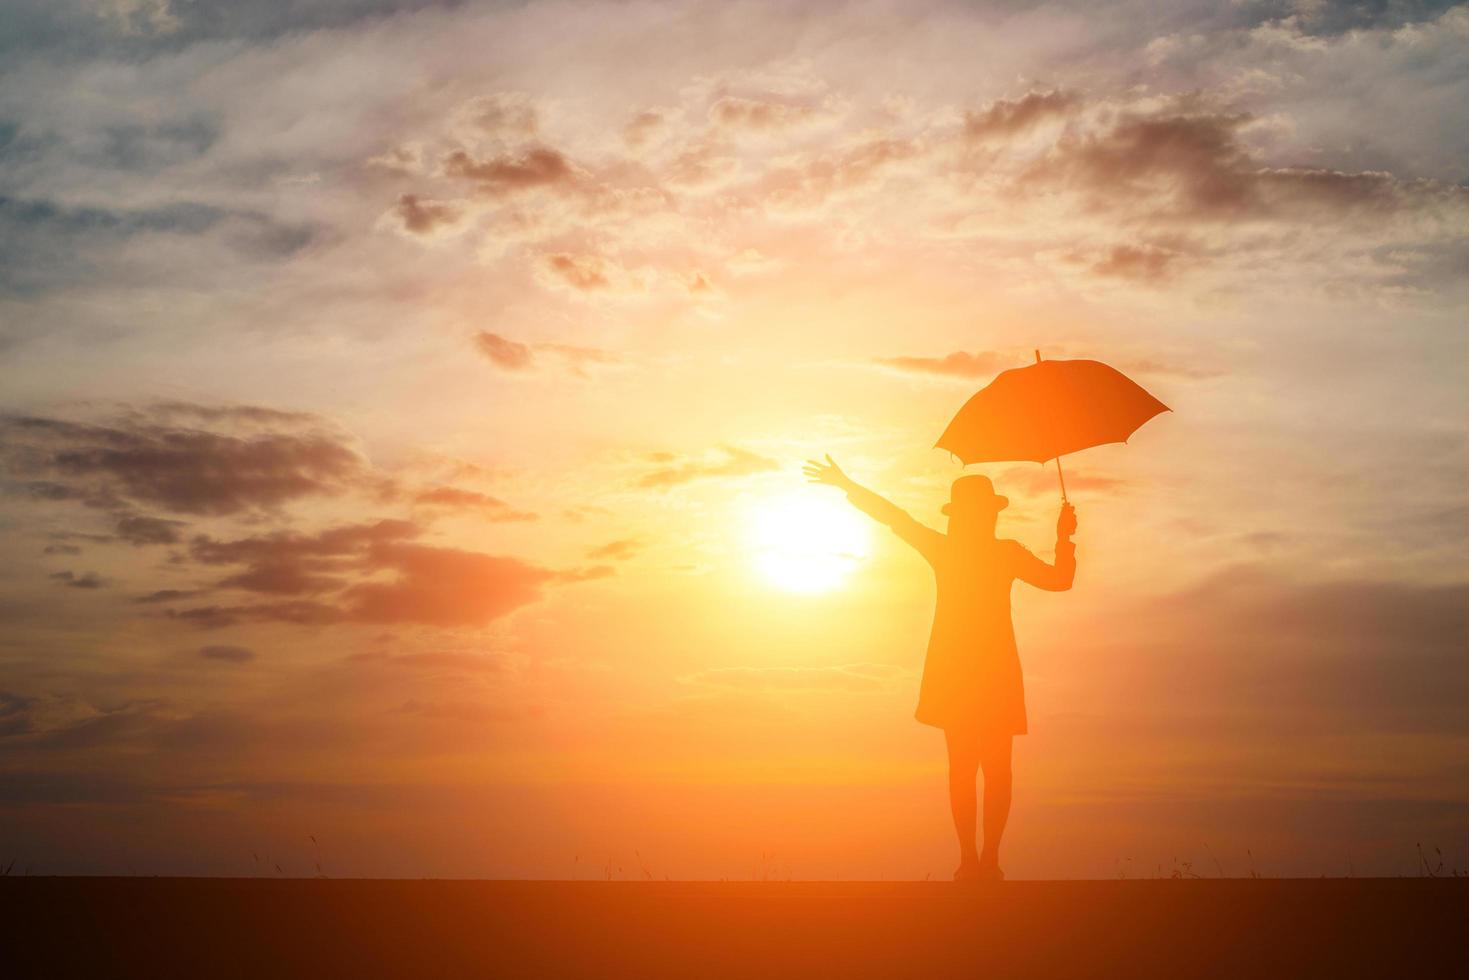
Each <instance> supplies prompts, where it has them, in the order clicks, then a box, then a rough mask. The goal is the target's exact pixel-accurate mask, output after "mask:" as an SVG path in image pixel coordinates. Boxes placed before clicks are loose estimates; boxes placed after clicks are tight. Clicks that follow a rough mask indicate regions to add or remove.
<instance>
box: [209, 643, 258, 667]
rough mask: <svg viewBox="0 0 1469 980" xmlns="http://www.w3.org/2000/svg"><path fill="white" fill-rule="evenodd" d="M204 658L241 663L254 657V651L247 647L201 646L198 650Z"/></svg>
mask: <svg viewBox="0 0 1469 980" xmlns="http://www.w3.org/2000/svg"><path fill="white" fill-rule="evenodd" d="M198 653H199V656H201V657H203V658H204V659H205V660H220V661H223V662H225V663H231V664H243V663H249V662H250V661H251V660H254V659H255V651H254V650H251V649H250V648H249V647H237V646H227V645H215V646H203V647H200V648H199V650H198Z"/></svg>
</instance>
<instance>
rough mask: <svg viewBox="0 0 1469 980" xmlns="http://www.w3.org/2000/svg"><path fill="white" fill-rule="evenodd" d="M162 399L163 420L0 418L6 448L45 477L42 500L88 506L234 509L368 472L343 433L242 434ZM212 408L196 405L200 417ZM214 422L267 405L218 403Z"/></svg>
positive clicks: (203, 511) (274, 502)
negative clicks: (196, 424) (191, 420)
mask: <svg viewBox="0 0 1469 980" xmlns="http://www.w3.org/2000/svg"><path fill="white" fill-rule="evenodd" d="M183 411H185V409H183V407H181V406H178V405H171V406H166V407H165V410H164V412H163V414H162V415H161V416H160V417H159V418H157V419H151V420H150V419H142V418H136V417H135V418H124V419H120V420H118V421H117V422H116V423H114V424H112V425H92V424H85V423H76V422H68V421H62V420H58V419H49V418H36V417H14V416H12V417H5V418H0V435H3V437H4V439H5V440H6V442H7V443H8V445H7V446H6V447H5V448H4V449H3V450H0V453H3V455H4V456H5V457H6V459H7V462H9V463H10V466H11V469H12V471H14V472H18V473H23V474H24V473H29V474H33V475H35V476H38V477H44V478H46V479H45V480H43V481H41V482H38V483H33V484H31V486H32V487H36V488H41V489H40V490H38V491H34V492H37V493H38V494H39V495H41V496H43V497H44V498H45V499H53V500H64V499H74V500H80V501H82V502H83V503H87V504H90V505H92V506H98V507H106V506H114V507H115V506H116V505H117V504H118V503H119V502H120V501H121V500H124V499H125V500H131V501H134V502H137V503H144V504H151V505H154V506H157V507H161V508H163V509H165V510H167V511H170V512H173V513H179V514H198V515H228V514H237V513H241V512H244V511H250V510H257V509H269V508H274V507H278V506H280V505H282V504H285V503H288V502H290V501H292V500H295V499H298V498H301V497H305V496H310V495H314V494H337V493H341V492H343V491H345V490H347V489H349V488H350V487H352V486H353V485H354V484H355V483H357V482H358V481H359V480H360V479H361V478H362V477H363V474H364V465H363V462H362V460H361V458H360V457H359V456H358V455H357V454H356V453H355V452H353V451H352V450H351V449H350V448H348V447H347V446H346V445H344V444H343V443H342V442H341V441H340V439H338V438H337V437H335V436H331V435H328V434H325V433H322V432H316V431H311V430H305V431H272V430H266V431H238V430H231V429H230V428H229V427H227V426H223V425H222V426H221V428H217V429H204V428H186V427H183V426H182V425H177V424H171V423H170V417H171V416H177V415H178V414H179V413H180V412H183ZM210 411H211V410H208V409H202V408H196V409H195V412H196V413H199V414H200V417H201V420H203V419H204V417H206V416H208V415H209V414H210ZM213 411H214V412H216V413H220V414H217V415H216V416H215V421H218V422H220V423H224V422H225V421H226V420H236V419H241V418H243V419H244V420H246V421H248V422H250V423H251V424H252V425H254V424H259V423H260V422H261V421H264V420H266V419H268V418H269V417H270V416H269V410H258V409H254V410H246V412H247V414H245V415H243V416H241V415H239V414H237V413H234V412H231V411H230V410H224V409H217V410H213ZM130 526H132V527H133V528H134V529H135V531H136V532H137V533H139V534H142V533H148V532H149V531H151V533H153V534H154V535H155V536H157V535H161V534H164V531H163V528H162V526H160V525H148V524H146V523H137V522H134V523H133V524H131V525H130Z"/></svg>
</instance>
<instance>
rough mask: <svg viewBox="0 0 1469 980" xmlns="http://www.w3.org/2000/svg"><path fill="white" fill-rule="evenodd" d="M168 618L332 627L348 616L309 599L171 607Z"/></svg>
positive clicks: (203, 625) (200, 623)
mask: <svg viewBox="0 0 1469 980" xmlns="http://www.w3.org/2000/svg"><path fill="white" fill-rule="evenodd" d="M167 615H168V618H170V619H173V620H177V621H178V622H181V623H185V624H187V625H190V626H196V627H198V628H200V629H224V628H226V627H230V626H238V625H240V624H241V623H248V622H255V623H288V624H290V625H292V626H330V625H332V624H334V623H340V622H343V621H344V620H346V619H347V616H346V614H345V613H344V612H343V611H342V610H341V609H339V608H337V607H336V606H333V605H331V604H330V603H325V602H316V601H313V600H307V599H293V600H287V601H282V602H258V603H242V604H240V605H233V606H196V607H194V608H192V609H170V610H168V613H167Z"/></svg>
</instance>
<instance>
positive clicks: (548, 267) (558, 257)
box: [541, 252, 612, 293]
mask: <svg viewBox="0 0 1469 980" xmlns="http://www.w3.org/2000/svg"><path fill="white" fill-rule="evenodd" d="M541 268H542V269H543V270H544V271H545V273H546V274H547V275H548V276H549V278H551V279H552V280H553V281H555V282H557V283H560V284H563V285H566V286H570V287H571V288H572V289H576V290H579V291H581V292H585V293H589V292H596V291H598V290H603V289H611V288H612V279H611V270H610V263H609V262H608V261H607V260H606V259H604V258H602V257H601V256H599V255H593V254H591V253H573V252H552V253H550V254H549V255H543V256H541Z"/></svg>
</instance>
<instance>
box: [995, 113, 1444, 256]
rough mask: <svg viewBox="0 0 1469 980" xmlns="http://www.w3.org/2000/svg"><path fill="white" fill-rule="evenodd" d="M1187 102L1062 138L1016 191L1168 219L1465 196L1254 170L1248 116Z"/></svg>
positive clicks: (1347, 210) (1331, 212) (1387, 206)
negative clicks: (1062, 193)
mask: <svg viewBox="0 0 1469 980" xmlns="http://www.w3.org/2000/svg"><path fill="white" fill-rule="evenodd" d="M1191 103H1192V104H1191ZM1197 103H1198V100H1197V99H1195V100H1181V101H1179V102H1178V103H1176V104H1175V105H1174V106H1173V107H1171V108H1165V109H1162V110H1158V111H1156V112H1150V113H1122V114H1120V115H1118V116H1117V117H1116V118H1115V120H1113V121H1112V122H1110V123H1109V124H1106V125H1104V126H1103V127H1101V128H1100V129H1097V130H1094V131H1091V132H1087V133H1084V134H1082V133H1076V132H1068V133H1066V134H1064V135H1063V136H1062V137H1061V138H1060V139H1059V140H1057V142H1056V143H1055V145H1054V146H1053V147H1052V148H1051V150H1050V152H1049V153H1048V154H1047V155H1046V156H1045V157H1044V158H1043V159H1041V160H1039V161H1038V162H1036V163H1035V164H1034V165H1032V166H1031V167H1030V168H1029V169H1028V170H1027V171H1026V172H1025V173H1024V174H1022V176H1021V178H1020V186H1021V187H1022V188H1054V187H1066V188H1069V189H1072V190H1075V191H1078V192H1080V193H1082V194H1084V195H1085V196H1086V197H1087V199H1088V202H1089V206H1090V207H1091V208H1093V209H1095V210H1099V211H1110V210H1116V211H1123V212H1129V213H1131V214H1133V215H1135V216H1140V217H1152V218H1166V219H1173V220H1181V219H1189V220H1209V221H1241V220H1247V219H1257V218H1282V219H1294V220H1305V219H1308V218H1311V217H1324V218H1343V217H1348V216H1352V215H1364V214H1366V215H1370V214H1386V213H1389V212H1392V211H1394V210H1399V209H1405V208H1410V207H1419V206H1421V207H1432V208H1442V207H1445V206H1458V207H1460V208H1464V207H1469V188H1463V187H1448V186H1444V185H1440V184H1437V183H1434V182H1432V181H1423V180H1416V181H1404V180H1399V179H1397V178H1395V177H1393V176H1392V175H1391V174H1387V173H1376V172H1366V173H1343V172H1340V171H1335V170H1325V169H1318V168H1306V167H1263V166H1260V165H1259V164H1258V163H1257V161H1256V160H1255V158H1254V156H1253V155H1252V154H1251V153H1250V151H1249V149H1248V148H1247V147H1246V145H1245V143H1244V142H1243V140H1242V139H1241V136H1240V133H1241V130H1242V129H1243V128H1244V127H1245V126H1246V125H1247V124H1248V123H1250V122H1251V121H1252V117H1250V116H1249V115H1247V114H1244V113H1227V112H1218V111H1212V110H1210V109H1208V108H1205V107H1201V106H1200V105H1198V104H1197ZM1139 258H1142V259H1147V258H1148V257H1147V256H1141V257H1139V256H1133V257H1132V259H1133V260H1132V261H1125V262H1124V264H1123V265H1122V266H1121V267H1119V268H1124V269H1126V270H1129V271H1132V272H1136V271H1138V270H1139V269H1145V268H1146V267H1147V261H1138V259H1139Z"/></svg>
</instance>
